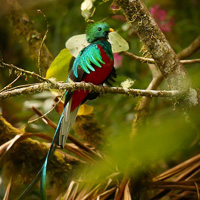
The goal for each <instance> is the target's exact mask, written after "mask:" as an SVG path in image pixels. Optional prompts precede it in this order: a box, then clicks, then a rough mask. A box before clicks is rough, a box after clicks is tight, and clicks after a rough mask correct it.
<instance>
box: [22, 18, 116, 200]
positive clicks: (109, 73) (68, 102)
mask: <svg viewBox="0 0 200 200" xmlns="http://www.w3.org/2000/svg"><path fill="white" fill-rule="evenodd" d="M112 31H113V29H111V28H109V26H108V24H107V23H105V22H97V23H94V24H91V25H89V26H88V27H87V29H86V39H87V41H88V42H89V43H90V44H89V45H88V46H87V47H85V48H83V49H82V50H81V51H80V53H79V55H78V56H77V58H76V59H75V61H74V63H73V67H72V70H71V72H70V74H69V77H68V79H67V81H69V79H71V80H72V81H74V82H81V81H84V82H90V83H93V84H95V85H101V84H103V83H107V84H108V85H111V84H110V83H109V81H114V80H113V77H114V78H116V73H115V69H114V59H113V53H112V49H111V45H110V43H109V42H108V41H107V40H108V34H109V32H112ZM97 96H98V93H89V92H88V91H84V90H78V91H74V92H66V94H65V104H64V110H63V113H62V115H61V117H60V120H59V123H58V126H57V129H56V131H55V134H54V138H53V141H52V143H51V147H50V149H49V151H48V153H47V156H46V159H45V162H44V164H43V166H42V168H41V169H40V171H39V172H38V174H37V175H36V178H35V179H34V181H33V182H32V183H31V184H30V185H29V186H28V188H27V189H26V190H25V191H24V193H23V194H22V195H21V196H20V198H19V200H21V199H23V198H24V197H25V196H26V194H27V193H28V192H29V191H30V190H31V188H32V187H33V185H34V184H35V183H36V182H37V180H38V178H39V176H40V175H42V177H41V198H42V199H46V194H45V177H46V168H47V162H48V159H49V156H50V155H51V154H52V153H53V152H54V150H55V148H56V145H58V146H61V148H63V147H64V145H65V143H66V139H67V136H68V134H69V130H70V128H71V127H72V125H73V124H74V121H75V119H76V115H77V112H78V109H79V106H80V105H81V104H83V103H84V102H85V101H87V100H92V99H95V98H96V97H97Z"/></svg>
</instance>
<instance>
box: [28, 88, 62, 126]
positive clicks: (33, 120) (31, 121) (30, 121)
mask: <svg viewBox="0 0 200 200" xmlns="http://www.w3.org/2000/svg"><path fill="white" fill-rule="evenodd" d="M64 94H65V92H64V93H63V94H62V95H61V97H60V99H59V100H58V101H57V102H56V103H55V104H54V105H53V106H52V108H51V109H50V110H49V111H48V112H46V113H45V114H43V115H42V116H40V117H37V118H36V119H32V120H29V121H28V123H33V122H35V121H37V120H38V119H41V118H43V117H44V116H47V115H48V114H49V113H50V112H51V111H52V110H54V108H55V107H56V106H57V105H58V104H59V103H60V102H61V101H62V98H63V96H64Z"/></svg>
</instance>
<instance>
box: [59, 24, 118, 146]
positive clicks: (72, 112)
mask: <svg viewBox="0 0 200 200" xmlns="http://www.w3.org/2000/svg"><path fill="white" fill-rule="evenodd" d="M112 31H113V29H112V28H109V26H108V24H107V23H103V22H98V23H94V24H92V25H89V26H88V27H87V29H86V38H87V41H88V42H89V43H90V45H89V46H87V47H85V48H84V49H82V50H81V51H80V53H79V55H78V56H77V58H76V59H75V61H74V63H73V67H72V70H71V72H70V74H69V77H68V79H71V80H72V81H74V82H80V81H84V82H90V83H93V84H95V85H100V84H103V83H104V82H106V83H107V84H109V79H110V80H111V81H113V78H112V77H116V73H115V69H114V60H113V53H112V50H111V45H110V43H109V42H108V41H107V39H108V34H109V32H112ZM97 96H98V94H96V93H95V94H94V93H89V92H88V91H84V90H79V91H75V92H73V93H71V92H66V95H65V104H64V111H63V114H62V116H61V118H60V121H59V124H58V128H57V130H56V131H57V132H58V135H59V136H58V140H57V142H56V143H57V144H58V145H59V146H61V147H62V148H63V147H64V145H65V142H66V138H67V135H68V133H69V130H70V128H71V126H72V125H73V124H74V121H75V119H76V115H77V112H78V108H79V106H80V105H81V104H83V103H84V102H85V101H86V100H91V99H94V98H96V97H97Z"/></svg>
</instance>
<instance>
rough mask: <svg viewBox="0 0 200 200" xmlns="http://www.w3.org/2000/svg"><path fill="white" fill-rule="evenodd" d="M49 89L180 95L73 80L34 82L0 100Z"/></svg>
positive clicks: (7, 93) (0, 94)
mask: <svg viewBox="0 0 200 200" xmlns="http://www.w3.org/2000/svg"><path fill="white" fill-rule="evenodd" d="M49 89H58V90H61V91H63V90H67V91H69V92H74V91H76V90H80V89H85V90H86V91H90V92H95V93H102V94H103V93H112V94H126V95H133V96H134V97H137V96H147V97H177V96H179V95H181V93H180V92H178V91H177V90H171V91H166V90H140V89H127V88H122V87H107V86H104V87H102V86H97V85H94V84H91V83H83V82H75V83H63V82H55V83H46V82H45V83H35V84H34V85H32V86H29V87H26V88H19V89H15V90H12V91H6V92H1V93H0V100H1V99H6V98H8V97H13V96H17V95H22V94H30V93H36V92H41V91H44V90H49Z"/></svg>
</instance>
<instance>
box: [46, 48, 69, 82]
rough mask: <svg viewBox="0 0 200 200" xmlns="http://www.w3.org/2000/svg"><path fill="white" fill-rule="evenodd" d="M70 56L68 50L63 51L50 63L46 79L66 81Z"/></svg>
mask: <svg viewBox="0 0 200 200" xmlns="http://www.w3.org/2000/svg"><path fill="white" fill-rule="evenodd" d="M71 59H72V56H71V54H70V52H69V50H68V49H63V50H61V51H60V53H59V54H58V55H57V57H56V58H55V59H54V61H53V62H52V63H51V66H50V67H49V69H48V70H47V73H46V78H47V79H49V78H55V79H56V81H66V80H67V77H68V73H69V72H68V71H69V65H70V61H71Z"/></svg>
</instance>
